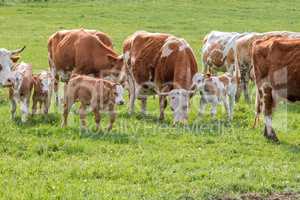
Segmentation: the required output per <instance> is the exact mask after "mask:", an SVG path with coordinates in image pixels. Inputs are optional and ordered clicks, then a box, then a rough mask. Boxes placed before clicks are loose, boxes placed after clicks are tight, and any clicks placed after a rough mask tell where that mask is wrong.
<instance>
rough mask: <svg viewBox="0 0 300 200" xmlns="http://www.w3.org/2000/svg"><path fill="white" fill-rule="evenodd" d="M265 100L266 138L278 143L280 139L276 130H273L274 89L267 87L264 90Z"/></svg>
mask: <svg viewBox="0 0 300 200" xmlns="http://www.w3.org/2000/svg"><path fill="white" fill-rule="evenodd" d="M263 98H264V101H263V103H264V116H265V130H264V136H265V137H266V138H267V139H270V140H272V141H274V142H278V138H277V136H276V133H275V131H274V129H273V128H272V109H273V104H274V102H273V97H272V88H271V87H269V86H265V87H264V88H263Z"/></svg>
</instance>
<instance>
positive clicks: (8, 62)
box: [0, 46, 25, 86]
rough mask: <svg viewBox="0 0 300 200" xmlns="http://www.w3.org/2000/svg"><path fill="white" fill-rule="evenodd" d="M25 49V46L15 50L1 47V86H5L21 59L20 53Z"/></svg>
mask: <svg viewBox="0 0 300 200" xmlns="http://www.w3.org/2000/svg"><path fill="white" fill-rule="evenodd" d="M24 49H25V46H24V47H23V48H20V49H16V50H13V51H10V50H7V49H4V48H0V86H5V85H4V84H5V83H7V79H8V78H9V77H10V73H11V71H12V70H11V69H12V68H13V66H14V65H16V63H17V61H18V60H19V59H20V53H21V52H22V51H23V50H24Z"/></svg>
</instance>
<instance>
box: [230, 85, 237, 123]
mask: <svg viewBox="0 0 300 200" xmlns="http://www.w3.org/2000/svg"><path fill="white" fill-rule="evenodd" d="M228 93H229V94H228V98H229V112H230V115H231V116H230V120H232V118H233V113H234V104H235V96H236V93H237V85H236V84H231V85H230V86H229V92H228Z"/></svg>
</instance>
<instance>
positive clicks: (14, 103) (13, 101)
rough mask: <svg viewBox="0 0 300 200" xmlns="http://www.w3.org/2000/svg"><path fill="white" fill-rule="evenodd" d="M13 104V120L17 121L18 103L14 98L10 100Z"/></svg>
mask: <svg viewBox="0 0 300 200" xmlns="http://www.w3.org/2000/svg"><path fill="white" fill-rule="evenodd" d="M10 102H11V111H10V112H11V119H15V118H16V110H17V102H16V100H15V99H14V98H11V99H10Z"/></svg>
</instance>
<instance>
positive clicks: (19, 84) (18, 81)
mask: <svg viewBox="0 0 300 200" xmlns="http://www.w3.org/2000/svg"><path fill="white" fill-rule="evenodd" d="M5 85H6V86H8V87H9V99H10V102H11V117H12V119H14V118H15V116H16V109H17V103H19V102H20V106H21V113H22V115H21V121H22V122H26V121H27V117H28V115H29V104H30V97H31V91H32V86H33V84H32V67H31V65H29V64H26V63H20V64H17V65H16V66H15V67H14V69H13V71H12V73H11V75H10V78H8V79H7V81H6V82H5Z"/></svg>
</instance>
